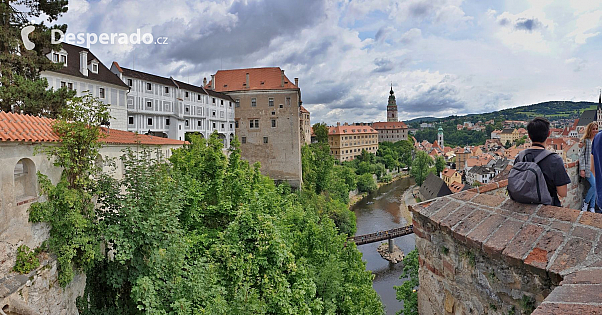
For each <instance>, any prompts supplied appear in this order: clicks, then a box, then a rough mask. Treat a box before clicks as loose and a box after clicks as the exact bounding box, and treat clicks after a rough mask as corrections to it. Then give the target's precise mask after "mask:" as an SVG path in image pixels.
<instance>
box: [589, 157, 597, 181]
mask: <svg viewBox="0 0 602 315" xmlns="http://www.w3.org/2000/svg"><path fill="white" fill-rule="evenodd" d="M590 159H591V160H589V168H590V169H591V171H592V175H594V176H596V168H595V167H594V155H593V154H592V155H591V157H590Z"/></svg>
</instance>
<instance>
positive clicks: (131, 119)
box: [128, 116, 134, 125]
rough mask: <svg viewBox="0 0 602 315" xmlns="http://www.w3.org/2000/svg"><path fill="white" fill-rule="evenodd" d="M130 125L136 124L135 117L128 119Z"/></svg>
mask: <svg viewBox="0 0 602 315" xmlns="http://www.w3.org/2000/svg"><path fill="white" fill-rule="evenodd" d="M128 124H130V125H133V124H134V116H130V117H128Z"/></svg>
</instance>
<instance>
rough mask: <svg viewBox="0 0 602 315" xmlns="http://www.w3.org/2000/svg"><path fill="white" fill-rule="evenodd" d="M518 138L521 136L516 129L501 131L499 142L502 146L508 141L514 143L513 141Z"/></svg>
mask: <svg viewBox="0 0 602 315" xmlns="http://www.w3.org/2000/svg"><path fill="white" fill-rule="evenodd" d="M520 137H521V135H520V133H519V132H518V130H516V129H504V130H502V133H500V140H501V141H502V144H503V145H505V144H506V142H508V141H509V142H510V143H514V141H516V140H518V139H519V138H520Z"/></svg>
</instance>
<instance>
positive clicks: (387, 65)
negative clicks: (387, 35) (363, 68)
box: [372, 58, 395, 73]
mask: <svg viewBox="0 0 602 315" xmlns="http://www.w3.org/2000/svg"><path fill="white" fill-rule="evenodd" d="M374 64H375V65H376V68H374V70H372V72H373V73H376V72H389V71H391V70H393V69H394V68H395V65H394V64H393V62H392V61H391V60H390V59H387V58H377V59H374Z"/></svg>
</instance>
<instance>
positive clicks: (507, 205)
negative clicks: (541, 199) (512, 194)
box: [500, 198, 539, 215]
mask: <svg viewBox="0 0 602 315" xmlns="http://www.w3.org/2000/svg"><path fill="white" fill-rule="evenodd" d="M537 207H539V205H532V204H526V203H519V202H516V201H514V200H512V199H510V198H508V200H506V201H505V202H504V204H502V205H501V207H500V208H502V209H505V210H508V211H510V212H515V213H522V214H526V215H532V214H533V213H535V211H537Z"/></svg>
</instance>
